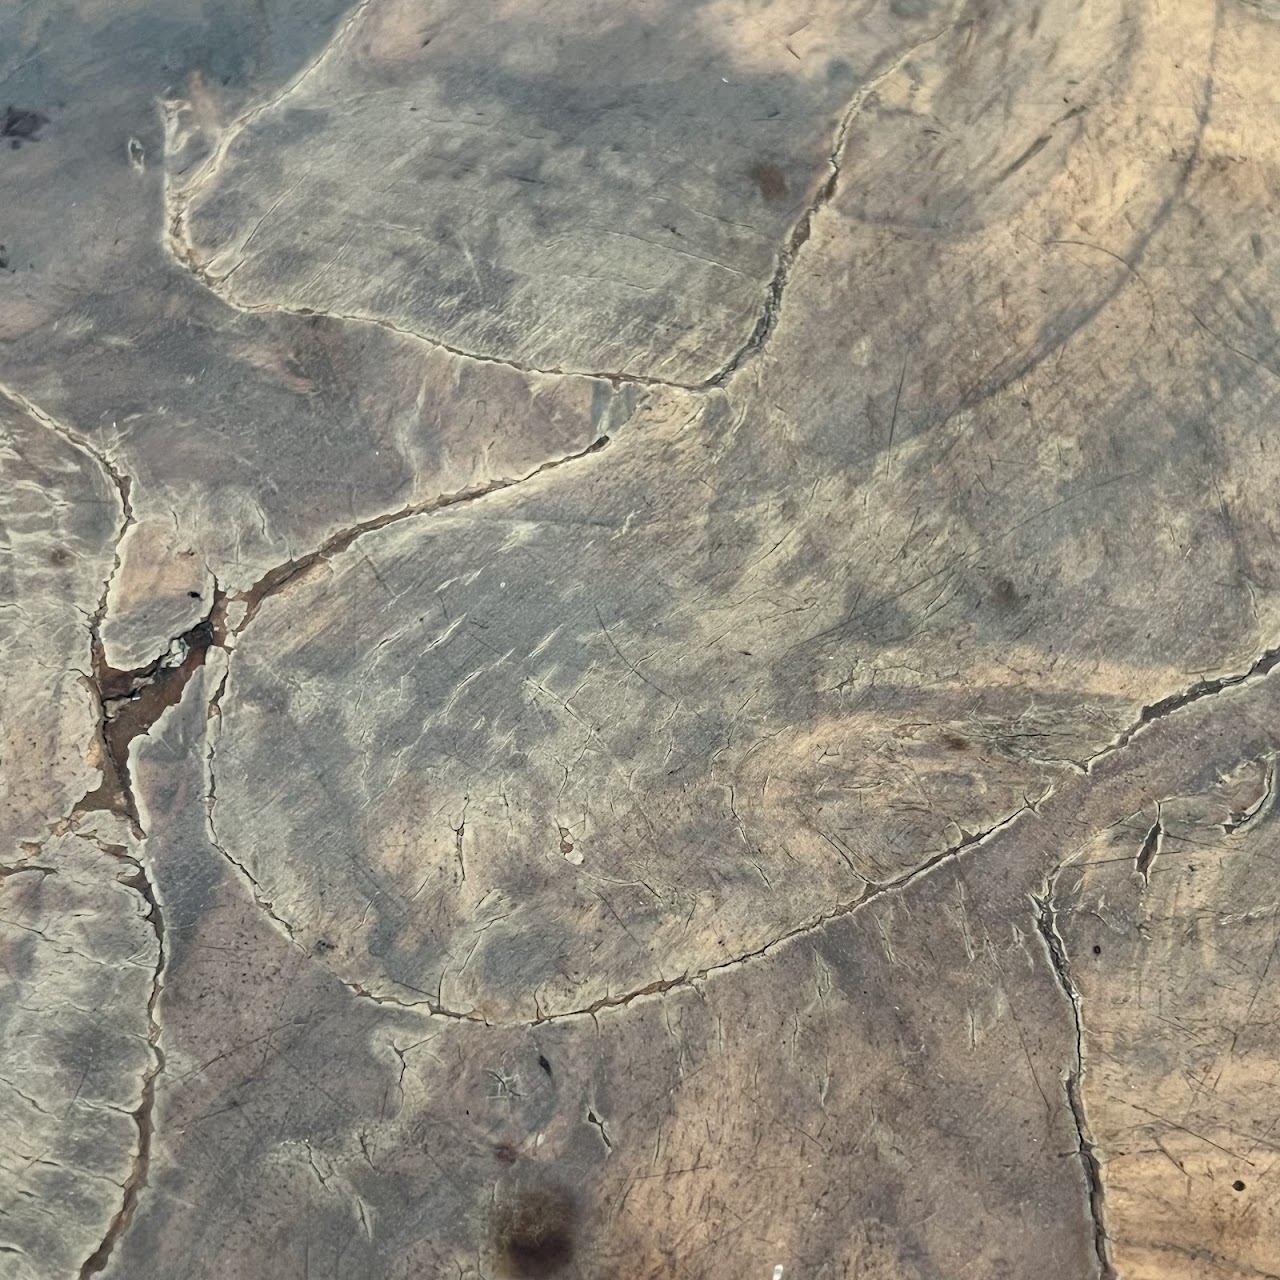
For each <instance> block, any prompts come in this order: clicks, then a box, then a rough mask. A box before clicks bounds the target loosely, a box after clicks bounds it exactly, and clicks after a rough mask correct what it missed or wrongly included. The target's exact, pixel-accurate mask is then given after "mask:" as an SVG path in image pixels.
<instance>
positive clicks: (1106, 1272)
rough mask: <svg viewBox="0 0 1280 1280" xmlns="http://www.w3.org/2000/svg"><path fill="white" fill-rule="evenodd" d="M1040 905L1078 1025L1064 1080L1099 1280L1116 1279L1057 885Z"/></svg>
mask: <svg viewBox="0 0 1280 1280" xmlns="http://www.w3.org/2000/svg"><path fill="white" fill-rule="evenodd" d="M1032 902H1033V903H1034V904H1035V906H1036V918H1035V923H1036V931H1037V932H1038V933H1039V934H1040V936H1041V938H1042V939H1043V940H1044V945H1045V950H1046V951H1047V952H1048V955H1049V964H1050V966H1051V967H1052V969H1053V973H1054V977H1056V978H1057V980H1058V986H1059V987H1061V989H1062V993H1063V995H1065V996H1066V997H1067V1000H1068V1001H1069V1002H1070V1005H1071V1016H1072V1020H1073V1023H1074V1026H1075V1040H1076V1051H1075V1057H1076V1061H1075V1066H1074V1068H1073V1069H1072V1070H1070V1071H1068V1072H1067V1074H1066V1077H1065V1079H1064V1080H1063V1093H1064V1094H1065V1095H1066V1100H1067V1108H1068V1110H1069V1111H1070V1112H1071V1120H1072V1123H1073V1124H1074V1126H1075V1131H1076V1142H1077V1154H1078V1155H1079V1156H1080V1164H1081V1166H1082V1168H1083V1170H1084V1181H1085V1188H1086V1190H1087V1191H1088V1196H1089V1214H1090V1217H1091V1219H1092V1222H1093V1248H1094V1253H1095V1254H1096V1255H1097V1259H1098V1276H1099V1280H1116V1270H1115V1268H1114V1267H1113V1266H1112V1264H1111V1256H1110V1248H1109V1237H1108V1236H1107V1228H1106V1217H1105V1208H1106V1206H1105V1203H1104V1191H1103V1182H1102V1167H1101V1165H1100V1164H1099V1162H1098V1156H1097V1152H1096V1149H1095V1147H1094V1143H1093V1137H1092V1135H1091V1133H1090V1131H1089V1123H1088V1119H1087V1117H1086V1115H1085V1109H1084V1099H1083V1097H1082V1096H1081V1094H1080V1082H1081V1081H1082V1080H1083V1078H1084V1071H1085V1065H1084V1022H1083V1019H1082V1018H1081V1014H1080V993H1079V992H1078V991H1077V990H1076V986H1075V983H1074V982H1073V981H1072V980H1071V971H1070V968H1069V966H1068V963H1067V949H1066V944H1065V942H1064V941H1063V938H1062V934H1061V933H1059V932H1058V914H1057V909H1056V908H1055V907H1054V905H1053V882H1052V881H1049V882H1047V883H1046V884H1045V888H1044V896H1043V897H1035V896H1034V895H1033V896H1032Z"/></svg>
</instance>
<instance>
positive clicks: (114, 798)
mask: <svg viewBox="0 0 1280 1280" xmlns="http://www.w3.org/2000/svg"><path fill="white" fill-rule="evenodd" d="M225 612H226V596H225V593H223V592H222V591H221V590H218V589H217V588H215V590H214V599H213V605H212V607H211V608H210V611H209V613H208V614H207V615H206V616H205V617H204V618H202V619H201V620H200V621H199V622H197V623H196V624H195V626H193V627H191V628H190V629H189V630H187V631H184V632H183V633H182V634H181V635H180V636H175V637H174V639H173V640H171V641H170V642H169V646H168V648H167V649H166V650H165V652H164V653H163V654H161V655H160V656H159V657H157V658H154V659H153V660H152V661H151V662H149V663H147V664H146V665H145V666H142V667H135V668H134V669H133V670H132V671H121V670H119V669H118V668H116V667H113V666H111V665H110V664H109V663H108V662H107V660H106V655H105V653H104V651H103V646H102V641H101V638H100V636H99V634H98V629H97V627H96V626H95V627H94V628H93V630H92V635H93V642H92V656H93V678H92V680H91V681H90V685H91V688H92V690H93V693H94V696H95V700H96V702H97V706H98V713H99V718H98V745H99V754H100V760H99V765H100V767H101V769H102V782H101V783H100V784H99V785H98V786H97V787H96V788H94V790H92V791H90V792H89V793H88V794H87V795H86V796H85V797H84V799H82V800H81V801H80V803H79V804H78V805H77V806H76V810H77V811H78V812H80V813H88V812H92V811H93V810H96V809H105V810H109V811H110V812H113V813H118V814H120V815H121V816H122V817H125V818H127V819H128V820H129V822H130V823H131V824H132V825H133V827H134V829H135V830H139V831H140V826H139V821H138V806H137V802H136V800H135V798H134V795H133V783H132V779H131V778H130V776H129V746H130V744H131V743H132V742H133V740H134V739H135V738H137V737H140V736H141V735H143V734H145V733H148V732H150V730H151V726H152V725H154V724H155V722H156V721H157V720H158V719H159V718H160V717H161V715H163V714H164V712H165V711H166V710H167V709H168V708H169V707H172V706H175V705H176V704H177V703H178V701H179V700H180V699H181V697H182V692H183V690H184V689H185V688H186V687H187V681H188V680H190V679H191V677H192V676H193V675H194V674H195V672H196V671H197V670H198V669H199V668H200V667H202V666H204V663H205V658H206V656H207V655H208V652H209V649H210V648H211V647H213V646H221V645H222V644H223V643H224V641H225V639H226V633H225V624H224V620H223V619H224V615H225Z"/></svg>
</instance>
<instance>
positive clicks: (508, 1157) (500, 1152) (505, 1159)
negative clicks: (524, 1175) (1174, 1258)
mask: <svg viewBox="0 0 1280 1280" xmlns="http://www.w3.org/2000/svg"><path fill="white" fill-rule="evenodd" d="M493 1154H494V1156H495V1157H496V1158H497V1159H499V1160H501V1161H502V1163H503V1164H515V1162H516V1161H517V1160H518V1159H519V1158H520V1155H519V1152H517V1151H516V1149H515V1147H514V1146H513V1145H512V1144H511V1143H510V1142H498V1143H495V1144H494V1148H493Z"/></svg>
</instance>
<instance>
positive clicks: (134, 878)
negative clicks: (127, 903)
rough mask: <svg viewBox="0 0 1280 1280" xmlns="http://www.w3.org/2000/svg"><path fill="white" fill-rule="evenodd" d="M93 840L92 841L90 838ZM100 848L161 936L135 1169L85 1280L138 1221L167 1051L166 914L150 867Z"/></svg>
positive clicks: (110, 847)
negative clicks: (163, 1010) (162, 1010)
mask: <svg viewBox="0 0 1280 1280" xmlns="http://www.w3.org/2000/svg"><path fill="white" fill-rule="evenodd" d="M90 838H92V837H90ZM95 843H96V844H97V845H98V847H99V848H100V849H101V850H102V851H103V852H104V853H106V854H109V855H110V856H111V857H113V858H116V859H118V860H119V861H120V862H123V863H125V864H126V865H127V866H128V867H129V868H130V870H129V872H128V873H127V874H126V875H123V876H121V877H120V883H121V884H125V885H128V886H129V888H131V889H133V890H134V891H135V892H136V893H138V894H139V895H140V896H141V897H142V900H143V901H144V902H145V903H146V904H147V920H148V921H149V922H150V924H151V927H152V928H153V929H154V930H155V935H156V945H157V952H156V967H155V972H154V974H153V975H152V979H151V995H150V996H149V998H148V999H147V1043H148V1044H149V1045H150V1048H151V1064H150V1066H149V1067H148V1068H147V1071H146V1073H145V1074H144V1075H143V1077H142V1097H141V1099H140V1101H139V1103H138V1106H137V1108H136V1110H135V1111H134V1112H133V1120H134V1123H135V1124H136V1125H137V1127H138V1149H137V1151H136V1152H135V1154H134V1157H133V1168H132V1169H131V1170H130V1173H129V1177H128V1178H127V1179H126V1181H125V1184H124V1199H123V1201H122V1202H121V1205H120V1209H119V1210H118V1212H117V1213H116V1215H115V1217H114V1218H112V1219H111V1222H110V1224H109V1225H108V1227H107V1234H106V1235H105V1236H104V1237H103V1239H102V1243H101V1244H99V1245H98V1247H97V1248H96V1249H95V1250H94V1251H93V1253H91V1254H90V1255H89V1257H88V1258H87V1259H86V1260H85V1262H84V1265H83V1266H82V1267H81V1268H80V1280H87V1277H89V1276H92V1275H96V1274H97V1273H98V1272H100V1271H102V1270H104V1269H105V1268H106V1265H107V1262H108V1261H109V1260H110V1258H111V1254H112V1251H113V1250H114V1249H115V1247H116V1245H117V1243H118V1242H119V1241H120V1239H121V1237H122V1236H123V1235H124V1233H125V1232H126V1231H127V1230H128V1229H129V1224H130V1223H131V1222H132V1221H133V1216H134V1213H135V1212H136V1211H137V1207H138V1197H139V1196H140V1195H141V1193H142V1190H143V1188H144V1187H145V1186H146V1185H147V1180H148V1178H149V1176H150V1171H151V1142H152V1137H153V1135H154V1132H155V1121H154V1112H155V1097H156V1080H157V1078H158V1077H159V1075H160V1073H161V1072H162V1071H163V1070H164V1067H165V1056H164V1049H163V1047H162V1046H161V1043H160V1022H159V1020H158V1018H157V1015H156V1006H157V1004H158V1002H159V1000H160V993H161V991H162V990H163V989H164V967H165V928H164V915H163V913H162V912H161V910H160V903H159V900H158V899H157V898H156V892H155V886H154V885H153V884H152V883H151V880H150V878H149V877H148V876H147V872H146V868H145V867H144V866H143V864H142V863H141V862H140V861H139V860H138V859H137V858H135V857H133V856H132V855H131V854H130V853H129V852H128V851H127V850H126V849H125V848H124V847H123V846H121V845H115V844H107V843H105V842H103V841H97V840H95Z"/></svg>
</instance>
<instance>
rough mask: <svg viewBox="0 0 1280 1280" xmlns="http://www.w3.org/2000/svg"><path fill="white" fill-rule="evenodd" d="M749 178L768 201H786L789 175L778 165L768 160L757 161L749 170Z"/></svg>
mask: <svg viewBox="0 0 1280 1280" xmlns="http://www.w3.org/2000/svg"><path fill="white" fill-rule="evenodd" d="M747 176H748V177H749V178H750V179H751V181H752V182H754V183H755V184H756V190H757V191H759V192H760V194H761V195H762V196H763V197H764V198H765V199H766V200H768V201H770V202H772V201H775V200H785V199H786V196H787V175H786V174H785V173H783V172H782V170H781V169H780V168H778V166H777V165H776V164H771V163H770V162H769V161H767V160H757V161H756V162H755V164H753V165H752V166H751V168H750V169H748V170H747Z"/></svg>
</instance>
